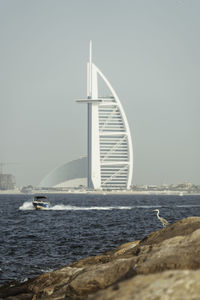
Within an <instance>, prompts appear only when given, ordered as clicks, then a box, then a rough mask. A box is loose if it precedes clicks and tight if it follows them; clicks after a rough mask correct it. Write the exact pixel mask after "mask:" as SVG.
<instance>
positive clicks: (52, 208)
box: [49, 204, 132, 210]
mask: <svg viewBox="0 0 200 300" xmlns="http://www.w3.org/2000/svg"><path fill="white" fill-rule="evenodd" d="M131 208H132V207H131V206H90V207H81V206H73V205H63V204H59V205H55V206H52V207H50V208H49V209H50V210H112V209H131Z"/></svg>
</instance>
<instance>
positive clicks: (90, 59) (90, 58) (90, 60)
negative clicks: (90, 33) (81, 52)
mask: <svg viewBox="0 0 200 300" xmlns="http://www.w3.org/2000/svg"><path fill="white" fill-rule="evenodd" d="M89 62H90V64H92V40H90V57H89Z"/></svg>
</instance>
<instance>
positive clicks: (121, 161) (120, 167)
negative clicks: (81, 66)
mask: <svg viewBox="0 0 200 300" xmlns="http://www.w3.org/2000/svg"><path fill="white" fill-rule="evenodd" d="M98 76H100V77H101V78H102V80H103V81H104V83H105V85H106V86H107V88H108V89H109V91H110V93H111V96H109V97H106V98H105V97H101V96H99V94H98ZM77 102H83V103H87V105H88V187H89V188H92V189H103V190H119V189H129V188H130V185H131V182H132V176H133V148H132V140H131V134H130V129H129V125H128V121H127V118H126V115H125V112H124V110H123V107H122V105H121V102H120V100H119V98H118V96H117V94H116V92H115V91H114V89H113V87H112V86H111V84H110V82H109V81H108V79H107V78H106V77H105V76H104V75H103V73H102V72H101V71H100V70H99V69H98V68H97V66H96V65H95V64H94V63H93V62H92V42H91V41H90V59H89V63H88V65H87V99H82V100H77Z"/></svg>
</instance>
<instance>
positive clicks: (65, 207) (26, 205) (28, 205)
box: [19, 201, 133, 210]
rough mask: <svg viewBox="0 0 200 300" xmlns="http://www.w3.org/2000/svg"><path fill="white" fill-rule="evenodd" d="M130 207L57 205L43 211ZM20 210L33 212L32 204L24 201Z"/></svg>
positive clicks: (124, 207)
mask: <svg viewBox="0 0 200 300" xmlns="http://www.w3.org/2000/svg"><path fill="white" fill-rule="evenodd" d="M132 208H133V207H132V206H90V207H85V206H84V207H82V206H73V205H64V204H57V205H54V206H50V207H49V208H46V209H45V210H112V209H132ZM19 209H20V210H34V207H33V204H32V202H30V201H26V202H24V203H23V205H22V206H20V207H19Z"/></svg>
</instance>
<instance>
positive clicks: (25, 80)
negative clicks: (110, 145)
mask: <svg viewBox="0 0 200 300" xmlns="http://www.w3.org/2000/svg"><path fill="white" fill-rule="evenodd" d="M199 15H200V1H199V0H167V1H166V0H101V1H99V0H90V1H89V0H84V1H83V0H57V1H56V0H33V1H30V0H0V41H1V47H0V161H1V162H10V163H15V164H10V165H7V166H6V167H4V169H3V170H4V172H13V174H14V175H15V176H16V180H17V184H18V185H26V184H33V185H37V184H38V183H39V182H40V181H41V179H42V178H43V177H44V176H45V175H46V174H47V173H48V172H50V171H51V170H52V169H54V168H55V167H57V166H59V165H61V164H63V163H66V162H68V161H70V160H73V159H76V158H78V157H80V156H82V155H85V154H86V145H87V140H86V139H87V132H86V128H87V121H86V120H87V114H86V113H87V109H86V106H85V105H80V104H77V103H76V102H75V99H77V98H83V97H85V96H86V63H87V61H88V48H89V40H90V39H92V40H93V59H94V62H95V64H96V65H97V66H98V67H99V68H100V70H101V71H102V72H103V73H104V74H105V76H106V77H107V78H108V79H109V81H110V82H111V84H112V85H113V87H114V88H115V90H116V92H117V94H118V96H119V98H120V100H121V102H122V105H123V107H124V110H125V112H126V114H127V118H128V121H129V125H130V129H131V133H132V138H133V147H134V183H135V184H162V183H179V182H184V181H190V182H193V183H196V184H200V18H199Z"/></svg>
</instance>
